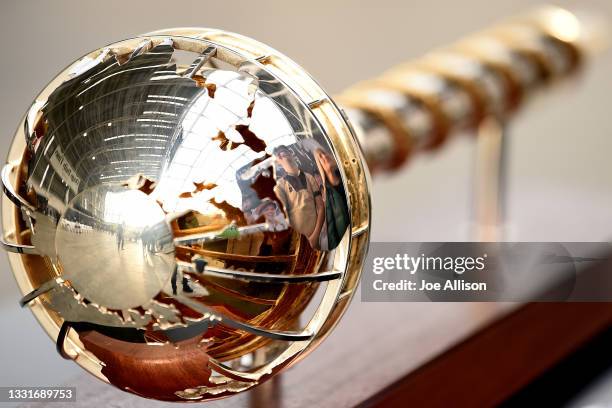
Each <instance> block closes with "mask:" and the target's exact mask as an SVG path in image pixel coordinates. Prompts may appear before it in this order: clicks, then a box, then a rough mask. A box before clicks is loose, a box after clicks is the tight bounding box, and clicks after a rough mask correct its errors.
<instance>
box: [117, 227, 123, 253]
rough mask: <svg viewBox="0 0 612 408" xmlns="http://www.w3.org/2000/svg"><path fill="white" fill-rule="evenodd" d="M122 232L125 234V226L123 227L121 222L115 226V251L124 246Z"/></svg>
mask: <svg viewBox="0 0 612 408" xmlns="http://www.w3.org/2000/svg"><path fill="white" fill-rule="evenodd" d="M124 234H125V227H124V224H123V223H121V224H119V226H118V227H117V251H121V250H122V249H123V247H124V242H125V237H124Z"/></svg>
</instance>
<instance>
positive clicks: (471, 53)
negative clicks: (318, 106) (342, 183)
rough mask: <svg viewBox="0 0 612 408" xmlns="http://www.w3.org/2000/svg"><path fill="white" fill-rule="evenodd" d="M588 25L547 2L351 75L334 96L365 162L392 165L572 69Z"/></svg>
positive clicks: (509, 109) (509, 108)
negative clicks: (373, 74) (374, 72)
mask: <svg viewBox="0 0 612 408" xmlns="http://www.w3.org/2000/svg"><path fill="white" fill-rule="evenodd" d="M592 28H593V27H592V26H590V25H589V24H587V23H585V22H584V21H581V20H579V19H578V17H577V16H576V15H574V14H572V13H570V12H568V11H566V10H564V9H559V8H554V7H546V8H543V9H539V10H537V11H536V12H534V13H531V14H528V15H526V16H523V17H518V18H514V19H512V20H509V21H506V22H503V23H501V24H498V25H495V26H493V27H492V28H490V29H487V30H485V31H483V32H481V33H478V34H476V35H473V36H470V37H467V38H465V39H464V40H461V41H459V42H457V43H455V44H453V45H451V46H450V47H447V48H443V49H439V50H436V51H434V52H431V53H429V54H427V55H425V56H424V57H422V58H419V59H417V60H415V61H411V62H408V63H405V64H401V65H399V66H396V67H394V68H392V69H391V70H389V71H387V72H385V73H383V74H382V75H381V76H379V77H378V78H375V79H373V80H368V81H364V82H360V83H357V84H356V85H354V86H351V87H350V88H349V89H347V90H346V91H344V92H343V93H342V94H341V95H339V96H338V98H337V100H338V102H339V103H340V104H341V105H343V106H344V108H345V110H346V113H347V115H348V116H349V118H350V119H351V122H352V123H353V124H354V127H355V128H356V129H355V130H356V133H357V135H358V138H359V140H360V143H361V145H362V148H363V150H364V154H365V156H366V160H367V162H368V165H369V167H370V169H371V170H372V171H376V170H379V169H394V168H397V167H398V166H400V165H401V164H403V163H404V162H405V161H406V160H407V159H408V158H409V157H410V156H412V155H413V154H415V153H417V152H419V151H426V150H431V149H435V148H438V147H439V146H441V145H442V144H443V143H444V141H445V140H447V138H448V137H449V135H451V134H453V133H456V132H459V131H466V130H467V131H469V130H473V129H474V128H475V127H476V126H478V124H479V123H481V121H482V120H483V119H484V118H486V117H489V116H495V117H497V118H499V119H500V120H505V119H506V118H507V117H508V116H509V115H511V114H512V113H513V112H515V111H516V110H517V108H519V107H520V106H522V105H523V104H524V102H525V100H526V99H527V97H528V96H530V95H531V94H532V93H533V92H534V91H535V90H538V89H541V88H543V87H544V86H545V85H549V84H552V83H555V82H557V81H558V80H559V79H563V78H566V77H568V76H570V75H572V74H573V73H575V72H576V71H577V70H578V68H579V67H580V66H581V65H582V63H583V61H584V57H585V55H587V54H588V48H589V46H590V45H592V42H593V38H591V37H592V36H590V33H591V32H592Z"/></svg>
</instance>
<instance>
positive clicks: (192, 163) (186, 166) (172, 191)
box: [154, 70, 296, 211]
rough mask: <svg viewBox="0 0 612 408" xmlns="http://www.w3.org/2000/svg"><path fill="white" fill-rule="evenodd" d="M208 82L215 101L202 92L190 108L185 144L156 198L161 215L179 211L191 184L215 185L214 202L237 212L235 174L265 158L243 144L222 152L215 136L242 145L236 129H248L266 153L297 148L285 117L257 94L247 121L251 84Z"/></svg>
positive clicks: (222, 75)
mask: <svg viewBox="0 0 612 408" xmlns="http://www.w3.org/2000/svg"><path fill="white" fill-rule="evenodd" d="M207 82H211V83H214V84H216V85H217V88H216V91H215V96H214V98H211V97H210V96H209V95H208V93H207V92H203V93H201V94H200V96H199V97H198V99H196V100H195V101H194V102H193V103H192V104H191V106H190V108H189V111H188V112H187V113H186V114H185V116H184V117H183V120H182V123H181V127H182V128H183V141H182V143H181V144H180V146H179V147H178V148H177V150H176V153H175V154H174V156H173V157H172V158H171V162H170V163H169V164H168V165H167V168H166V169H165V171H164V174H163V177H162V179H161V180H160V182H159V185H158V187H157V188H156V190H155V193H154V194H155V196H156V197H159V198H163V199H164V200H165V202H164V204H165V209H166V210H169V211H178V210H180V208H178V204H179V197H178V196H179V195H180V194H181V193H183V192H186V191H192V190H193V182H194V181H196V182H202V181H204V182H207V183H215V184H217V185H218V187H217V188H216V189H215V191H214V194H215V198H216V199H217V201H223V200H225V201H227V202H228V203H230V204H231V205H233V206H235V207H241V204H242V194H241V192H240V189H239V187H238V184H237V182H236V171H237V170H238V169H240V168H241V167H243V166H245V165H246V164H248V163H251V162H252V161H253V160H255V159H257V158H262V157H263V156H264V153H263V152H261V153H256V152H254V151H253V150H251V149H250V148H249V147H248V146H245V145H242V144H240V145H238V146H237V147H236V148H235V149H228V150H222V149H220V148H219V142H218V141H214V140H212V139H213V138H214V137H215V136H217V135H218V133H219V132H223V133H224V134H225V136H226V137H227V138H228V139H229V140H231V141H233V142H241V141H242V138H241V136H240V135H239V134H238V132H237V131H236V130H235V129H234V126H236V125H239V124H248V125H249V129H250V130H251V131H252V132H254V133H255V134H256V135H257V137H259V138H260V139H262V140H263V141H264V142H265V143H266V145H267V150H268V151H269V152H270V153H271V151H272V149H273V148H274V147H275V146H277V145H279V144H292V143H295V142H296V136H295V134H294V132H293V130H292V128H291V126H290V124H289V122H288V121H287V119H286V118H285V116H284V113H283V112H282V111H281V109H280V108H279V107H278V106H277V105H276V103H275V102H274V101H273V100H272V99H270V98H268V97H267V96H265V95H264V94H263V93H262V92H261V91H257V93H256V96H255V104H254V108H253V113H252V117H251V118H248V117H247V109H248V107H249V105H250V103H251V101H252V97H250V96H249V85H250V83H251V78H249V77H247V76H245V75H244V74H242V73H239V72H233V71H224V70H213V71H211V72H210V73H209V74H207ZM169 198H170V199H169ZM172 198H174V202H172ZM206 201H207V200H206ZM181 204H182V203H181ZM190 204H191V205H190V207H191V208H194V209H197V208H195V207H194V205H193V204H194V203H190ZM199 205H201V206H205V205H206V204H205V203H200V204H199Z"/></svg>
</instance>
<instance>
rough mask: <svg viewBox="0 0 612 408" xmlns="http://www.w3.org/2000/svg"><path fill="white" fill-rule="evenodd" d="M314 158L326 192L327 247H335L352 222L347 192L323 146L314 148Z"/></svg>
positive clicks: (334, 164) (335, 165) (336, 166)
mask: <svg viewBox="0 0 612 408" xmlns="http://www.w3.org/2000/svg"><path fill="white" fill-rule="evenodd" d="M314 158H315V161H316V162H317V167H318V168H319V172H320V173H321V177H322V178H323V189H324V193H325V220H326V223H327V231H326V232H327V248H326V249H334V248H335V247H337V246H338V244H339V243H340V240H341V239H342V237H343V236H344V233H345V232H346V229H347V228H348V225H349V222H350V219H349V211H348V205H347V202H346V194H345V193H344V188H343V186H342V179H341V177H340V170H339V169H338V165H337V164H336V161H335V160H334V158H333V157H332V156H331V155H330V154H329V153H327V152H326V151H324V150H323V149H321V148H317V149H315V150H314Z"/></svg>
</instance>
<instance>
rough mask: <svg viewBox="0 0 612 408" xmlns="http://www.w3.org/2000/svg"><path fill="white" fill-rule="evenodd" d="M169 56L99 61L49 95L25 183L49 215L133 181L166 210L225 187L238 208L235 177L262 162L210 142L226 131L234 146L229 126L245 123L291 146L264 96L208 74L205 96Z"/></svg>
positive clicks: (238, 80)
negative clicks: (150, 187) (143, 180)
mask: <svg viewBox="0 0 612 408" xmlns="http://www.w3.org/2000/svg"><path fill="white" fill-rule="evenodd" d="M173 53H174V49H173V47H172V44H171V42H167V43H162V44H160V45H158V46H156V47H154V48H151V49H150V50H149V51H145V52H142V53H140V54H138V55H134V56H132V57H131V58H130V59H129V60H127V61H126V62H124V63H123V64H121V65H120V64H119V63H118V62H117V60H116V58H114V57H112V58H108V59H107V60H106V61H102V59H100V61H98V63H92V64H91V66H90V67H89V68H88V67H87V66H86V67H85V69H81V71H84V72H81V73H80V74H78V75H77V76H75V77H74V78H72V79H70V80H68V81H66V82H65V83H63V84H62V85H61V86H59V87H58V88H57V89H56V90H55V91H54V92H53V93H52V94H51V95H50V97H49V99H48V102H47V103H46V105H45V106H44V108H43V114H44V118H45V119H46V121H47V129H46V133H45V135H44V137H43V139H42V143H41V144H40V146H38V148H37V151H36V154H35V158H34V160H33V161H32V164H31V165H30V178H29V183H30V185H33V186H35V188H36V190H37V191H38V192H39V193H42V194H41V195H43V196H46V197H48V198H49V201H51V202H52V203H51V204H52V207H54V208H57V209H59V210H60V211H61V209H62V208H63V207H64V205H65V203H66V202H68V201H69V200H70V199H71V198H72V197H74V195H75V193H78V192H80V191H83V190H85V189H86V188H89V187H92V186H95V185H98V184H100V183H111V182H124V181H126V180H127V179H129V178H130V177H131V176H133V175H135V174H143V175H145V176H146V177H147V178H149V179H152V180H156V181H158V188H157V190H156V197H157V198H158V199H161V201H164V202H165V201H167V198H168V197H171V198H172V200H170V201H171V202H169V203H168V205H169V206H170V207H176V204H178V195H179V194H180V193H181V192H184V191H189V190H191V189H192V188H193V184H192V183H193V181H206V182H214V183H216V184H217V185H221V188H219V189H217V190H216V191H215V194H216V196H217V197H218V198H219V196H223V198H222V199H225V200H227V201H228V202H234V203H238V205H239V202H240V190H239V189H238V187H237V185H236V182H235V172H236V170H237V169H239V168H240V167H242V166H244V165H245V164H247V163H249V162H251V161H252V160H254V159H255V158H260V157H262V156H263V155H264V154H265V153H264V152H255V151H253V150H252V149H250V148H249V147H248V146H246V145H244V144H243V145H240V146H237V147H236V146H234V147H233V148H232V149H221V148H220V146H219V142H218V141H215V140H214V138H215V136H217V135H218V134H219V132H223V133H224V135H225V137H227V139H228V140H229V141H231V142H234V143H236V142H240V141H241V139H242V138H241V135H240V134H239V133H238V132H236V129H235V126H236V125H239V124H244V125H248V126H249V129H250V130H252V131H253V132H255V133H256V134H257V136H258V137H259V138H261V139H262V140H264V141H265V142H266V144H267V145H268V147H270V148H272V147H273V146H275V145H277V144H281V143H282V144H289V143H293V142H295V141H296V139H295V136H294V134H293V130H292V128H291V126H290V125H289V123H288V121H287V119H285V116H284V114H283V112H281V111H280V109H279V108H278V107H277V105H276V104H275V103H274V102H273V101H272V100H271V99H269V98H268V97H267V96H265V95H264V94H263V93H261V91H257V93H256V95H253V91H254V87H253V84H255V85H256V79H255V78H254V77H252V76H251V75H249V74H244V73H240V72H234V71H227V70H219V69H211V68H204V69H203V71H202V72H201V73H202V74H203V76H204V77H205V78H206V83H207V84H211V83H212V84H215V85H216V90H214V92H213V93H212V94H211V93H210V92H209V89H207V88H206V87H200V86H198V83H197V81H195V80H193V79H191V78H187V77H183V76H181V75H180V74H177V69H176V65H175V62H174V61H173ZM200 85H202V83H201V82H200ZM253 98H255V99H256V103H255V105H254V107H253V108H252V116H251V117H248V115H247V110H248V108H249V105H250V104H251V102H252V101H253ZM272 123H273V124H274V126H271V124H272ZM236 144H238V143H236ZM267 150H268V149H267ZM90 211H92V212H96V209H94V208H92V209H90Z"/></svg>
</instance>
